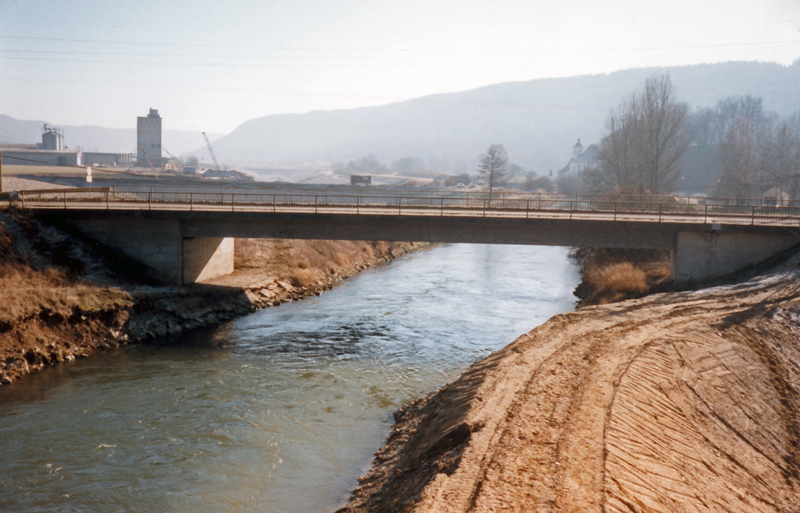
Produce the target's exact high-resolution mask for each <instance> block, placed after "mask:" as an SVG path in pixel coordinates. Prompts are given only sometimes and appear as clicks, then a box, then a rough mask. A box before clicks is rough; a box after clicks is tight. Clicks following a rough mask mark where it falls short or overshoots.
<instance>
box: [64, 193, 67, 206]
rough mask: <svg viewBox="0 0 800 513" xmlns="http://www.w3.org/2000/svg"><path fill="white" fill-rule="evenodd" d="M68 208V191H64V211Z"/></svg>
mask: <svg viewBox="0 0 800 513" xmlns="http://www.w3.org/2000/svg"><path fill="white" fill-rule="evenodd" d="M66 208H67V191H64V210H66Z"/></svg>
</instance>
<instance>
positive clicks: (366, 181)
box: [350, 175, 372, 185]
mask: <svg viewBox="0 0 800 513" xmlns="http://www.w3.org/2000/svg"><path fill="white" fill-rule="evenodd" d="M350 185H372V175H350Z"/></svg>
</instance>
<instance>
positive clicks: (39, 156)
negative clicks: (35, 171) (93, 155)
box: [0, 145, 84, 166]
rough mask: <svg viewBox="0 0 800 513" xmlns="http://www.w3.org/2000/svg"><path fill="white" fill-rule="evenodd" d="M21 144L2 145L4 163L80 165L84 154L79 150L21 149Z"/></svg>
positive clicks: (19, 164) (0, 150)
mask: <svg viewBox="0 0 800 513" xmlns="http://www.w3.org/2000/svg"><path fill="white" fill-rule="evenodd" d="M19 146H20V145H2V146H0V152H2V153H3V165H9V166H80V165H84V164H83V154H82V153H81V152H79V151H56V150H37V149H35V148H33V149H20V148H19Z"/></svg>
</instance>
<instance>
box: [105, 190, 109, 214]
mask: <svg viewBox="0 0 800 513" xmlns="http://www.w3.org/2000/svg"><path fill="white" fill-rule="evenodd" d="M108 193H109V190H106V210H108V209H109V207H108Z"/></svg>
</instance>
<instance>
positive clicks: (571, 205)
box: [569, 200, 575, 219]
mask: <svg viewBox="0 0 800 513" xmlns="http://www.w3.org/2000/svg"><path fill="white" fill-rule="evenodd" d="M574 208H575V207H574V205H573V201H572V200H570V202H569V218H570V219H572V210H573V209H574Z"/></svg>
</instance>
